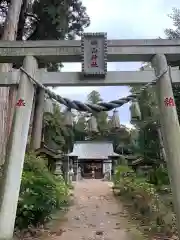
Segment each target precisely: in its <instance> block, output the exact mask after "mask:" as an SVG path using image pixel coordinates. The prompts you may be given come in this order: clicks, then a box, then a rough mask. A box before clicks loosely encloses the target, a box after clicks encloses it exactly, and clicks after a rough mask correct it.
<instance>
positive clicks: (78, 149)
mask: <svg viewBox="0 0 180 240" xmlns="http://www.w3.org/2000/svg"><path fill="white" fill-rule="evenodd" d="M68 156H74V157H78V159H108V158H109V157H118V156H119V154H117V153H115V152H114V149H113V144H112V142H107V141H106V142H103V141H101V142H100V141H82V142H76V143H75V144H74V147H73V151H72V152H71V153H69V154H68Z"/></svg>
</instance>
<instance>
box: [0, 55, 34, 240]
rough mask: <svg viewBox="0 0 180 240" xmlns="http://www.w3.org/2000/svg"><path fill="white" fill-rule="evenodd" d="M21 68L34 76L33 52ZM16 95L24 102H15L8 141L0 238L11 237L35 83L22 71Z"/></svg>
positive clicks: (2, 194)
mask: <svg viewBox="0 0 180 240" xmlns="http://www.w3.org/2000/svg"><path fill="white" fill-rule="evenodd" d="M24 69H25V70H26V71H27V72H28V73H29V74H30V75H31V76H34V75H35V73H36V70H37V61H36V59H35V58H34V57H32V56H27V57H25V59H24ZM17 97H18V100H19V99H22V100H23V101H24V102H21V103H25V104H19V105H18V106H16V109H15V113H14V117H13V122H12V127H11V132H10V136H9V141H8V147H7V154H6V161H5V166H4V172H3V176H2V188H1V193H0V240H1V239H2V240H6V239H7V240H10V239H13V231H14V223H15V218H16V210H17V203H18V197H19V190H20V184H21V175H22V171H23V164H24V156H25V150H26V144H27V138H28V130H29V123H30V117H31V111H32V106H33V98H34V85H33V83H32V82H31V81H30V80H29V79H28V77H27V76H26V74H24V73H22V75H21V79H20V83H19V88H18V93H17Z"/></svg>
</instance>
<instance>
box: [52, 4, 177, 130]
mask: <svg viewBox="0 0 180 240" xmlns="http://www.w3.org/2000/svg"><path fill="white" fill-rule="evenodd" d="M82 2H83V5H84V6H85V7H86V8H87V13H88V15H89V17H90V19H91V24H90V26H89V27H88V28H86V29H85V32H107V36H108V39H145V38H149V39H152V38H158V37H162V38H165V35H164V30H165V28H172V27H173V25H172V20H171V19H170V18H169V17H168V14H170V13H172V8H173V7H177V8H180V1H179V0H171V1H168V0H151V1H144V0H136V1H135V0H111V1H109V0H82ZM141 65H142V63H137V62H136V63H133V62H131V63H122V62H121V63H108V70H109V71H117V70H118V71H135V70H137V69H138V68H139V67H140V66H141ZM62 71H65V72H67V71H71V72H77V71H81V64H80V63H73V64H70V63H67V64H64V68H63V70H62ZM92 90H97V91H98V92H99V93H100V94H101V96H102V98H103V100H104V101H111V100H115V99H118V98H121V97H125V96H127V95H128V94H129V88H128V87H127V86H117V87H74V88H71V87H61V88H56V89H55V90H54V91H55V92H56V93H57V94H60V95H61V96H62V97H68V98H70V99H72V100H73V99H74V100H80V101H82V102H85V101H86V98H87V95H88V94H89V93H90V92H91V91H92ZM118 111H119V114H120V121H121V124H125V125H126V126H131V125H130V112H129V104H126V105H124V106H122V107H121V108H119V109H118Z"/></svg>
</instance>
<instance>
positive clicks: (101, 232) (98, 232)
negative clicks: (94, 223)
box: [96, 230, 104, 235]
mask: <svg viewBox="0 0 180 240" xmlns="http://www.w3.org/2000/svg"><path fill="white" fill-rule="evenodd" d="M103 233H104V232H103V231H101V230H99V231H96V235H103Z"/></svg>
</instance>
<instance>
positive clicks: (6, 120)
mask: <svg viewBox="0 0 180 240" xmlns="http://www.w3.org/2000/svg"><path fill="white" fill-rule="evenodd" d="M22 2H23V0H11V4H10V6H9V9H8V13H7V17H6V21H5V26H4V33H3V35H2V38H1V40H7V41H13V40H15V39H16V35H17V27H18V22H19V15H20V11H21V6H22ZM11 69H12V64H0V72H8V71H11ZM0 98H1V100H0V115H1V116H0V119H1V121H0V131H1V132H0V156H1V159H0V165H2V164H3V163H4V156H5V148H6V143H7V138H8V134H9V132H10V128H11V122H12V116H13V112H14V105H15V99H16V87H10V88H5V87H3V88H2V87H1V88H0Z"/></svg>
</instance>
